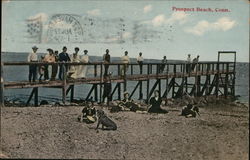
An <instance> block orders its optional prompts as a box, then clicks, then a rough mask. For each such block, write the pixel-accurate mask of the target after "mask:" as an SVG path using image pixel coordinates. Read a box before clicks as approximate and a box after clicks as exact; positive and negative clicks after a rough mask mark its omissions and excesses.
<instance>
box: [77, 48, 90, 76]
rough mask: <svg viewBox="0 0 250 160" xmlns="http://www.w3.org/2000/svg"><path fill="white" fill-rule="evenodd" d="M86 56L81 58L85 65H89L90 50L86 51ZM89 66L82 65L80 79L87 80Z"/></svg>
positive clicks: (79, 73) (79, 72)
mask: <svg viewBox="0 0 250 160" xmlns="http://www.w3.org/2000/svg"><path fill="white" fill-rule="evenodd" d="M83 52H84V55H83V56H82V57H81V58H80V61H81V62H83V63H89V55H88V50H84V51H83ZM87 67H88V66H87V65H80V66H79V71H78V78H85V77H86V73H87Z"/></svg>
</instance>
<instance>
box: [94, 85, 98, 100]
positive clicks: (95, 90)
mask: <svg viewBox="0 0 250 160" xmlns="http://www.w3.org/2000/svg"><path fill="white" fill-rule="evenodd" d="M93 87H94V97H95V101H96V102H97V101H98V89H97V85H96V84H93Z"/></svg>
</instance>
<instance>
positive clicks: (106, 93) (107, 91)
mask: <svg viewBox="0 0 250 160" xmlns="http://www.w3.org/2000/svg"><path fill="white" fill-rule="evenodd" d="M110 76H111V73H109V74H108V75H107V76H105V77H104V85H103V88H104V90H103V96H102V103H104V102H105V98H107V105H108V106H109V102H110V101H111V92H112V84H111V80H110Z"/></svg>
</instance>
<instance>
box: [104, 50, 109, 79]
mask: <svg viewBox="0 0 250 160" xmlns="http://www.w3.org/2000/svg"><path fill="white" fill-rule="evenodd" d="M103 62H104V76H107V75H108V69H109V63H110V54H109V50H108V49H106V54H104V55H103Z"/></svg>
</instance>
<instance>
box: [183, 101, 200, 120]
mask: <svg viewBox="0 0 250 160" xmlns="http://www.w3.org/2000/svg"><path fill="white" fill-rule="evenodd" d="M197 114H198V115H200V113H199V108H198V107H197V106H193V105H192V104H190V103H189V104H188V105H187V106H185V107H183V108H182V110H181V116H185V117H186V118H188V117H196V116H197Z"/></svg>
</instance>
